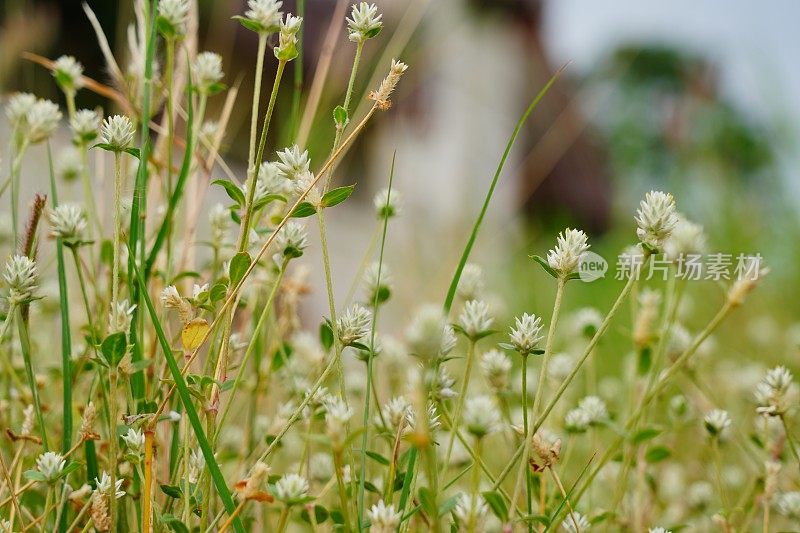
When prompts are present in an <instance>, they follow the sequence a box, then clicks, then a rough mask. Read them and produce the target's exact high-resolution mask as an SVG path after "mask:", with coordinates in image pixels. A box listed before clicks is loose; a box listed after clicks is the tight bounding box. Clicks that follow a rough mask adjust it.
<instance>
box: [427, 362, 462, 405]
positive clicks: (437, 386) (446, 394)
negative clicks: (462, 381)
mask: <svg viewBox="0 0 800 533" xmlns="http://www.w3.org/2000/svg"><path fill="white" fill-rule="evenodd" d="M455 383H456V380H455V379H454V378H453V377H451V376H450V374H448V373H447V370H445V368H444V366H442V367H440V368H439V373H438V374H436V376H434V379H433V382H432V383H431V396H432V397H433V398H436V399H439V400H450V399H452V398H455V397H456V396H458V393H457V392H456V391H455V390H454V389H453V385H455Z"/></svg>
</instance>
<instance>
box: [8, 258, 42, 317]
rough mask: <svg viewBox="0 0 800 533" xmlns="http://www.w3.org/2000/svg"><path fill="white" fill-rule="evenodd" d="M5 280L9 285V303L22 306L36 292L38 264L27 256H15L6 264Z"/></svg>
mask: <svg viewBox="0 0 800 533" xmlns="http://www.w3.org/2000/svg"><path fill="white" fill-rule="evenodd" d="M3 279H5V281H6V285H8V303H9V304H11V305H15V304H20V303H23V302H25V301H26V300H29V299H30V298H32V297H33V295H34V291H35V290H36V287H37V285H36V262H35V261H33V260H32V259H29V258H28V257H27V256H25V255H15V256H13V257H11V259H9V260H8V262H7V263H6V272H5V274H3Z"/></svg>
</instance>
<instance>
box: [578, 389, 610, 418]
mask: <svg viewBox="0 0 800 533" xmlns="http://www.w3.org/2000/svg"><path fill="white" fill-rule="evenodd" d="M578 409H581V410H582V411H583V412H585V413H586V415H587V417H588V418H589V424H590V425H595V424H598V423H600V422H604V421H605V420H606V419H608V408H607V407H606V402H604V401H603V400H601V399H600V398H598V397H597V396H586V397H585V398H583V399H582V400H581V401H580V402H578Z"/></svg>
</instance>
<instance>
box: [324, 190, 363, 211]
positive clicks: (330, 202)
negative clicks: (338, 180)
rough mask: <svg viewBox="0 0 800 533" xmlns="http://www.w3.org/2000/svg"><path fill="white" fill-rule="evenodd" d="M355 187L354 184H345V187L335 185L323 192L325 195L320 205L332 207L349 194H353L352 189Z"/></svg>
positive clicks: (348, 196) (345, 198)
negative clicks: (333, 187)
mask: <svg viewBox="0 0 800 533" xmlns="http://www.w3.org/2000/svg"><path fill="white" fill-rule="evenodd" d="M355 187H356V186H355V185H347V186H345V187H336V188H335V189H331V190H330V191H328V192H326V193H325V196H323V197H322V205H323V206H324V207H333V206H335V205H337V204H340V203H342V202H344V201H345V200H347V199H348V198H350V195H351V194H353V189H355Z"/></svg>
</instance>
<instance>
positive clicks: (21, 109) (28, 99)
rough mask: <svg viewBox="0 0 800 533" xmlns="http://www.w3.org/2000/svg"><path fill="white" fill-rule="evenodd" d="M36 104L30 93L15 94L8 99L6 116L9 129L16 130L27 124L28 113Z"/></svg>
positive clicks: (34, 97)
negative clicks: (9, 124)
mask: <svg viewBox="0 0 800 533" xmlns="http://www.w3.org/2000/svg"><path fill="white" fill-rule="evenodd" d="M35 103H36V96H34V95H32V94H31V93H16V94H14V95H13V96H12V97H11V98H9V99H8V103H7V104H6V116H7V117H8V120H9V122H11V128H12V129H16V128H18V127H20V126H23V125H25V124H27V123H28V112H30V110H31V109H32V108H33V104H35Z"/></svg>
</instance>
